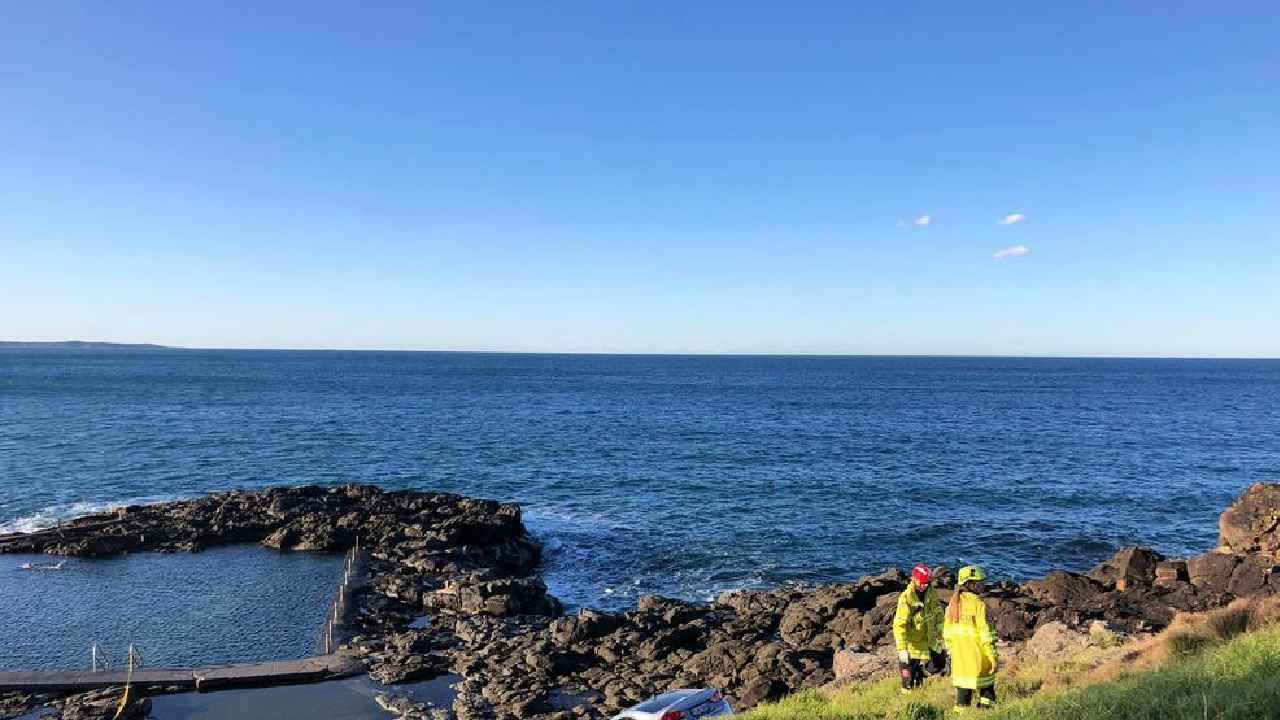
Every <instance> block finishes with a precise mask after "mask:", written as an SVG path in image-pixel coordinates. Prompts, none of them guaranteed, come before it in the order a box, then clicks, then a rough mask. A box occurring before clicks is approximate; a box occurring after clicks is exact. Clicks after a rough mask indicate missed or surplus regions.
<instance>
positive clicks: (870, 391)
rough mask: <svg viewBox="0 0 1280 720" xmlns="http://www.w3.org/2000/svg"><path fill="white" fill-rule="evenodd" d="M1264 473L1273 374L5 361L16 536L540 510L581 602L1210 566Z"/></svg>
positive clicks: (1134, 364) (410, 360) (1071, 367)
mask: <svg viewBox="0 0 1280 720" xmlns="http://www.w3.org/2000/svg"><path fill="white" fill-rule="evenodd" d="M1267 479H1271V480H1277V479H1280V361H1252V360H1121V359H1115V360H1109V359H1108V360H1103V359H1048V358H1046V359H1021V358H1019V359H1014V358H950V357H945V358H944V357H754V356H744V357H706V356H689V357H674V356H596V355H522V354H482V353H412V352H319V351H317V352H287V351H203V350H201V351H195V350H145V351H125V350H119V351H107V350H62V349H41V350H3V351H0V530H2V531H5V532H10V531H15V530H30V529H35V528H38V527H42V526H47V525H48V524H50V523H52V522H55V521H56V520H57V519H59V518H65V517H69V516H72V515H76V514H80V513H84V512H88V511H91V510H97V509H102V508H107V507H111V506H114V505H118V504H123V503H136V502H149V501H156V500H162V499H168V498H180V497H191V496H195V495H199V494H201V493H207V492H212V491H217V490H225V489H228V488H237V487H260V486H265V485H275V484H295V483H346V482H368V483H377V484H379V485H382V486H384V487H388V488H413V489H421V490H439V491H448V492H457V493H463V494H468V495H475V496H481V497H488V498H496V499H499V500H504V501H509V502H514V503H519V504H520V505H521V506H522V507H523V508H524V513H525V519H526V522H527V524H528V525H529V527H530V528H531V529H532V530H533V532H534V533H536V534H537V535H538V537H540V538H541V539H542V540H543V542H544V543H545V545H546V548H547V563H546V575H545V576H546V579H547V582H548V584H549V585H550V587H551V589H552V591H553V593H555V594H556V595H558V596H559V597H560V598H561V599H563V600H564V601H565V602H566V603H567V604H568V605H569V606H570V607H577V606H591V607H600V608H605V609H619V608H623V607H626V606H628V605H630V604H632V603H634V601H635V599H636V598H637V597H638V596H639V595H641V594H645V593H660V594H663V595H669V596H675V597H682V598H688V599H694V600H706V599H709V598H711V597H713V596H714V595H715V594H717V593H719V592H721V591H723V590H726V589H731V588H739V587H769V586H774V585H777V584H779V583H784V582H788V581H801V582H824V581H839V580H849V579H852V578H856V577H858V576H860V575H863V574H866V573H873V572H878V571H880V570H881V569H883V568H884V567H886V566H890V565H899V566H910V565H911V564H914V563H915V562H919V561H924V562H929V563H943V562H945V563H948V564H951V565H953V566H954V565H956V564H959V563H979V564H982V565H984V566H986V567H987V568H988V569H989V570H990V572H991V573H992V574H993V575H994V576H995V577H997V578H1011V579H1015V580H1021V579H1027V578H1030V577H1033V576H1038V575H1040V574H1042V573H1044V572H1045V571H1047V570H1049V569H1051V568H1067V569H1074V570H1080V569H1086V568H1088V567H1090V566H1092V565H1093V564H1095V563H1096V562H1098V561H1100V560H1102V559H1104V558H1106V557H1107V556H1109V555H1110V554H1111V553H1112V552H1113V551H1114V550H1115V549H1116V548H1118V547H1120V546H1122V545H1126V544H1133V543H1138V544H1145V545H1149V546H1153V547H1155V548H1157V549H1158V550H1160V551H1162V552H1165V553H1168V554H1173V555H1186V554H1191V553H1198V552H1202V551H1204V550H1207V549H1209V548H1211V547H1212V546H1213V545H1214V544H1215V540H1216V519H1217V516H1218V513H1219V512H1220V511H1221V510H1222V509H1223V507H1225V506H1226V505H1227V504H1228V503H1229V502H1230V501H1231V500H1232V499H1233V498H1234V497H1235V496H1236V495H1237V494H1238V493H1239V492H1240V491H1241V490H1243V489H1244V488H1245V487H1246V486H1247V485H1248V484H1249V483H1251V482H1254V481H1257V480H1267ZM13 577H17V576H16V575H14V574H13V573H7V572H6V573H0V583H3V582H6V578H8V579H9V580H8V581H11V582H13V581H14V580H12V578H13ZM85 601H86V602H91V603H92V602H94V599H93V598H92V597H90V598H88V599H87V600H85Z"/></svg>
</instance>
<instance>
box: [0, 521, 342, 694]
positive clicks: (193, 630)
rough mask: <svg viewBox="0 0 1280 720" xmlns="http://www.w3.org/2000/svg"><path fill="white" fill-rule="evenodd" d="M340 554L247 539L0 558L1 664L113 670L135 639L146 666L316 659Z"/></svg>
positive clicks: (5, 667)
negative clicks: (280, 548) (96, 556)
mask: <svg viewBox="0 0 1280 720" xmlns="http://www.w3.org/2000/svg"><path fill="white" fill-rule="evenodd" d="M341 577H342V554H341V553H336V554H306V553H277V552H273V551H271V550H267V549H264V548H261V547H258V546H256V545H247V546H238V547H236V546H233V547H224V548H215V549H211V550H206V551H204V552H200V553H194V554H191V553H174V554H164V553H139V554H135V555H125V556H122V557H115V558H108V559H101V560H84V559H77V558H66V559H62V558H56V557H50V556H47V555H3V556H0V670H76V669H88V668H89V665H90V660H91V656H90V648H91V647H92V646H93V645H94V644H95V643H96V644H97V645H98V647H99V648H101V649H102V651H103V653H104V654H105V656H106V657H107V658H108V659H109V660H110V661H111V662H112V663H113V665H114V666H116V667H121V666H122V665H123V662H124V658H125V654H126V652H127V648H128V646H129V645H130V644H131V643H132V644H134V645H136V646H137V647H138V649H139V650H140V652H141V653H142V656H143V660H144V662H145V664H146V665H147V666H149V667H188V666H200V665H213V664H223V663H237V662H265V661H269V660H288V659H294V658H302V657H306V656H309V655H313V654H315V653H316V652H317V650H318V649H319V645H320V638H321V633H322V629H323V626H324V621H325V617H326V612H327V610H328V606H329V603H330V602H331V600H332V599H333V596H334V592H335V590H336V588H337V585H338V582H339V581H340V580H341Z"/></svg>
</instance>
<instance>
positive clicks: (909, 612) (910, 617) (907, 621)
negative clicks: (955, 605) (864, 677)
mask: <svg viewBox="0 0 1280 720" xmlns="http://www.w3.org/2000/svg"><path fill="white" fill-rule="evenodd" d="M930 580H932V573H930V572H929V568H927V567H925V566H924V565H923V564H921V565H916V566H915V567H914V568H912V569H911V582H910V583H908V584H907V588H906V589H905V590H903V591H902V592H901V593H900V594H899V595H898V609H897V610H896V611H895V612H894V614H893V641H894V643H895V644H896V645H897V647H898V670H899V671H900V672H901V673H902V692H903V693H907V692H910V691H911V690H914V689H915V688H918V687H920V685H921V684H922V683H924V672H925V668H926V667H928V668H929V669H930V672H934V673H938V672H941V671H942V666H943V665H944V664H945V663H944V661H943V659H942V602H941V601H940V600H938V591H937V590H935V589H933V586H932V584H931V583H930Z"/></svg>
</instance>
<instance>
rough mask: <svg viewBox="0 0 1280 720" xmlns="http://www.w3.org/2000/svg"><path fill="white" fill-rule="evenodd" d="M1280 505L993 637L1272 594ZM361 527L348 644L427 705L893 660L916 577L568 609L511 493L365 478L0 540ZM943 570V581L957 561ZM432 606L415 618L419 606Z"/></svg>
mask: <svg viewBox="0 0 1280 720" xmlns="http://www.w3.org/2000/svg"><path fill="white" fill-rule="evenodd" d="M1277 518H1280V486H1277V485H1255V486H1253V487H1252V488H1250V489H1249V490H1248V491H1247V492H1246V493H1245V495H1244V496H1243V497H1242V498H1241V499H1240V501H1239V502H1237V503H1236V504H1235V505H1233V506H1232V507H1231V508H1230V509H1228V510H1227V512H1225V513H1224V514H1223V519H1222V523H1221V528H1222V543H1221V547H1220V548H1219V549H1218V550H1216V551H1214V552H1211V553H1207V554H1205V555H1202V556H1199V557H1196V558H1191V559H1190V560H1187V561H1185V562H1183V561H1170V560H1168V559H1166V558H1164V557H1163V556H1161V555H1160V554H1158V553H1156V552H1154V551H1151V550H1148V549H1144V548H1134V547H1130V548H1124V549H1122V550H1120V551H1119V552H1118V553H1117V554H1116V555H1115V556H1114V557H1112V558H1111V559H1109V560H1107V561H1105V562H1103V563H1101V564H1099V565H1098V566H1097V567H1095V568H1094V569H1093V570H1091V571H1090V572H1089V573H1087V574H1079V573H1071V572H1065V571H1054V572H1051V573H1049V574H1048V575H1046V576H1045V577H1044V578H1041V579H1038V580H1033V581H1030V582H1026V583H1023V584H1021V585H1018V584H1014V583H1011V582H1007V581H1006V582H999V583H993V584H991V585H990V586H989V588H988V592H987V596H986V600H987V604H988V608H989V609H990V613H991V618H992V621H993V623H994V625H995V627H996V630H997V632H998V634H999V636H1000V638H1001V640H1002V641H1004V642H1017V643H1024V642H1027V641H1030V643H1031V645H1032V646H1033V647H1034V648H1039V649H1038V650H1036V651H1035V652H1037V653H1047V654H1054V653H1058V652H1067V651H1068V650H1070V648H1071V647H1074V646H1075V645H1076V644H1078V642H1079V641H1080V638H1081V637H1087V633H1088V632H1090V631H1091V630H1097V629H1100V628H1105V630H1104V631H1105V632H1119V633H1122V634H1133V633H1142V632H1150V631H1155V630H1159V629H1162V628H1163V627H1165V626H1167V625H1168V624H1169V623H1170V622H1171V621H1172V619H1173V617H1174V615H1175V614H1176V613H1177V612H1182V611H1199V610H1206V609H1210V608H1213V607H1218V606H1221V605H1224V604H1226V603H1228V602H1230V601H1231V600H1232V599H1234V598H1235V597H1238V596H1246V595H1261V594H1272V593H1275V592H1277V591H1278V590H1280V575H1277V574H1275V573H1274V572H1273V570H1274V569H1275V565H1276V562H1277V557H1276V552H1277V549H1280V530H1278V529H1277V527H1278V525H1280V523H1278V522H1277ZM356 536H359V537H360V539H361V544H362V546H363V547H365V548H367V549H368V550H369V552H370V554H371V558H370V563H369V567H370V572H371V574H372V578H371V582H370V584H369V589H368V591H367V592H365V593H364V594H362V595H360V596H358V597H357V598H356V599H355V602H356V603H357V606H358V611H359V612H358V615H359V618H360V621H359V622H360V627H361V630H360V634H359V635H358V636H357V637H356V638H354V639H353V640H352V642H351V643H350V648H351V650H352V651H353V652H355V653H356V654H358V655H359V656H360V657H362V658H363V659H364V661H365V663H366V664H367V666H368V667H369V669H370V673H371V675H372V676H373V677H374V678H375V679H377V680H379V681H380V682H383V683H397V682H406V681H412V680H420V679H425V678H432V677H435V676H438V675H441V674H444V673H453V674H457V675H458V676H460V677H461V678H462V679H461V681H460V682H459V683H458V689H459V694H458V697H457V699H456V701H455V702H454V704H453V707H452V708H450V709H448V710H442V709H438V708H436V709H431V710H430V713H431V716H432V717H453V718H457V719H459V720H473V719H474V720H479V719H480V718H485V719H504V720H505V719H510V720H514V719H516V718H520V719H522V720H531V719H532V720H552V719H554V720H573V719H575V718H581V719H584V720H585V719H587V718H591V719H598V718H604V717H608V716H610V715H611V714H613V713H615V712H616V711H618V710H619V709H620V708H623V707H626V706H627V705H630V704H633V703H635V702H638V701H640V700H642V699H644V698H646V697H649V696H651V695H654V694H657V693H660V692H663V691H665V690H668V689H671V688H674V687H683V686H704V685H710V686H715V687H717V688H719V689H721V690H722V691H724V692H725V694H726V695H728V696H729V697H730V698H731V699H732V700H733V701H734V703H735V706H736V707H739V708H747V707H751V706H753V705H755V704H757V703H760V702H763V701H765V700H771V699H775V698H777V697H780V696H781V695H783V694H786V693H788V692H793V691H795V690H798V689H801V688H805V687H816V686H820V685H824V684H826V683H829V682H831V681H833V680H835V679H838V678H839V679H846V680H848V679H865V678H868V677H874V676H876V675H878V674H881V673H884V672H885V671H886V669H890V668H892V666H893V658H892V652H891V648H890V646H891V644H892V639H891V623H892V618H893V612H894V608H895V605H896V601H897V597H898V593H900V592H901V591H902V590H903V589H904V588H905V587H906V582H907V577H906V574H905V573H904V572H903V571H901V570H899V569H892V570H889V571H886V572H885V573H882V574H880V575H876V576H871V577H865V578H862V579H861V580H858V581H856V582H852V583H840V584H833V585H824V586H818V587H801V586H784V587H781V588H777V589H774V590H767V591H765V590H742V591H737V592H730V593H726V594H724V595H722V596H720V597H719V598H718V599H716V600H715V601H714V602H712V603H710V604H696V603H688V602H683V601H679V600H672V599H667V598H660V597H656V596H648V597H645V598H642V599H641V600H640V602H639V603H638V604H637V606H636V608H635V609H633V610H631V611H628V612H623V613H605V612H600V611H596V610H581V611H579V612H578V613H576V614H574V615H571V616H564V615H563V614H562V610H561V607H560V604H559V602H558V601H556V599H555V598H554V597H552V596H550V595H549V594H548V593H547V589H546V586H545V585H543V583H542V582H541V580H539V579H538V578H537V577H536V576H535V574H534V573H535V571H536V568H537V564H538V562H539V558H540V554H539V547H538V545H537V543H536V542H534V541H533V540H532V539H531V538H530V537H529V535H528V533H527V532H526V531H525V529H524V526H523V524H522V522H521V520H520V513H519V510H518V509H517V508H515V507H513V506H510V505H502V504H499V503H494V502H486V501H479V500H470V499H466V498H460V497H457V496H453V495H439V494H427V493H389V492H383V491H381V490H378V489H377V488H372V487H368V486H345V487H339V488H314V487H311V488H274V489H269V490H263V491H256V492H236V493H226V494H222V495H215V496H211V497H208V498H203V499H201V500H194V501H186V502H180V503H168V504H165V505H157V506H149V507H142V508H127V509H124V510H122V511H120V512H118V513H117V514H116V515H114V516H110V517H108V516H96V517H90V518H84V519H81V520H79V521H76V522H73V523H69V524H67V525H66V526H64V527H63V528H61V531H60V532H55V531H46V532H44V533H37V534H32V535H24V536H5V537H0V552H33V551H34V552H49V553H63V554H79V555H85V556H98V555H102V554H110V553H113V552H122V551H133V550H198V549H199V548H202V547H209V546H212V545H217V544H223V543H229V542H261V543H263V544H265V545H267V546H269V547H275V548H280V549H289V550H333V549H341V548H344V547H346V546H347V545H348V544H349V543H351V542H353V541H354V538H355V537H356ZM935 574H936V575H937V576H938V577H939V578H940V581H939V583H938V584H939V586H940V587H941V588H943V589H942V591H941V592H942V595H943V598H944V600H945V598H946V597H947V596H948V595H949V592H950V591H949V590H947V589H946V588H947V587H948V586H949V585H950V583H949V582H948V581H947V578H948V577H949V572H948V571H947V570H946V568H937V569H936V571H935ZM424 615H426V616H428V621H427V622H426V624H425V626H420V625H421V624H420V623H414V622H413V621H414V620H417V619H419V618H421V617H422V616H424ZM411 625H413V627H411ZM402 704H403V703H402ZM421 712H425V710H423V709H422V708H416V709H414V710H413V713H421ZM406 714H410V713H409V710H408V707H407V706H406ZM415 716H418V715H415Z"/></svg>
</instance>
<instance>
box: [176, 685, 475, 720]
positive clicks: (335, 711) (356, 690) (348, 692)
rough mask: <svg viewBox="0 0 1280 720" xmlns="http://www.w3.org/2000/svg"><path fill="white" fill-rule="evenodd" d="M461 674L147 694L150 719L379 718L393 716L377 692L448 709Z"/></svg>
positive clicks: (298, 719)
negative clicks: (407, 680)
mask: <svg viewBox="0 0 1280 720" xmlns="http://www.w3.org/2000/svg"><path fill="white" fill-rule="evenodd" d="M460 679H461V678H459V677H458V676H456V675H443V676H441V677H438V678H435V679H434V680H427V681H424V682H417V683H407V684H404V685H395V686H390V687H388V686H383V685H379V684H377V683H375V682H373V681H371V680H369V679H368V678H367V677H363V676H361V677H354V678H347V679H345V680H334V681H330V682H323V683H317V684H314V685H291V686H287V687H277V688H260V689H253V690H225V691H221V692H214V693H184V694H181V695H161V696H156V697H153V698H152V700H151V702H152V709H151V715H152V717H153V718H155V720H253V719H255V718H271V719H272V720H318V719H319V718H325V719H326V720H382V719H384V718H390V717H394V716H393V715H392V714H391V713H388V712H386V711H384V710H383V709H382V708H380V707H379V706H378V703H377V700H376V697H377V696H378V695H379V694H382V693H391V694H394V695H401V696H406V697H409V698H411V699H412V700H414V701H415V702H421V703H432V704H434V705H436V706H437V707H445V708H447V707H449V706H450V705H452V704H453V699H454V698H455V697H456V696H457V692H456V691H455V690H453V689H452V688H451V687H450V685H451V684H453V683H456V682H458V681H459V680H460Z"/></svg>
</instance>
